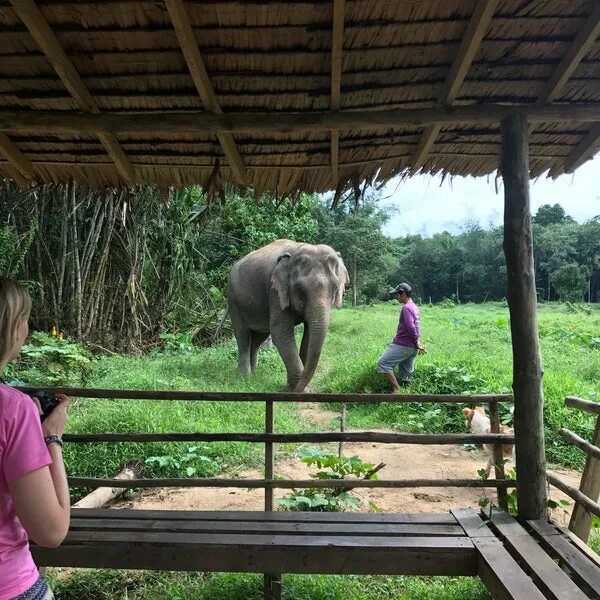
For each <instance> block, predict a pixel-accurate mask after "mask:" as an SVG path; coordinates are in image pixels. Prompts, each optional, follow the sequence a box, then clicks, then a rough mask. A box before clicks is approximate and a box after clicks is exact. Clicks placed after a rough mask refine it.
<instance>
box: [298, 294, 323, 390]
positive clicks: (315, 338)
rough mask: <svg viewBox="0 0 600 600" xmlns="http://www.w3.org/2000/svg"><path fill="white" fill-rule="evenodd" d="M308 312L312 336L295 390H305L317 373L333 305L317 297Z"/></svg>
mask: <svg viewBox="0 0 600 600" xmlns="http://www.w3.org/2000/svg"><path fill="white" fill-rule="evenodd" d="M306 314H307V318H306V323H307V325H308V331H309V335H310V337H309V343H308V351H307V353H306V361H305V364H304V370H303V371H302V375H300V380H299V381H298V383H297V384H296V387H295V388H294V391H295V392H303V391H304V389H305V388H306V386H307V385H308V384H309V383H310V380H311V379H312V378H313V375H314V374H315V370H316V369H317V365H318V364H319V358H320V357H321V350H322V349H323V343H324V342H325V336H326V335H327V329H328V328H329V317H330V314H331V307H330V306H329V304H328V303H327V301H326V300H325V299H317V300H316V301H314V302H313V304H312V306H311V307H310V309H309V310H308V311H307V313H306Z"/></svg>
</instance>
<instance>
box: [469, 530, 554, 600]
mask: <svg viewBox="0 0 600 600" xmlns="http://www.w3.org/2000/svg"><path fill="white" fill-rule="evenodd" d="M473 545H474V546H475V549H476V550H477V554H478V575H479V577H480V578H481V580H482V581H483V583H485V585H486V587H487V589H488V590H489V591H490V592H491V594H492V597H493V598H494V599H495V600H545V596H544V595H543V594H542V592H541V591H540V590H539V588H537V587H536V586H535V584H534V583H533V581H532V580H531V578H530V577H529V576H528V575H527V574H526V573H525V572H524V571H523V570H522V569H521V567H520V566H519V564H518V563H517V562H516V561H515V559H514V558H513V557H512V556H511V555H510V554H509V553H508V552H507V550H506V548H504V546H503V545H502V542H500V540H498V539H496V538H487V537H482V538H474V539H473Z"/></svg>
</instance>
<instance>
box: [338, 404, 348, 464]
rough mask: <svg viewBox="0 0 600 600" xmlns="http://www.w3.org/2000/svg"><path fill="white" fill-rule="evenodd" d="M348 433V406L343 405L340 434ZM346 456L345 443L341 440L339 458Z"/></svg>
mask: <svg viewBox="0 0 600 600" xmlns="http://www.w3.org/2000/svg"><path fill="white" fill-rule="evenodd" d="M345 431H346V405H345V404H342V411H341V412H340V433H344V432H345ZM343 454H344V442H343V441H342V440H340V445H339V446H338V456H339V457H340V458H342V456H343Z"/></svg>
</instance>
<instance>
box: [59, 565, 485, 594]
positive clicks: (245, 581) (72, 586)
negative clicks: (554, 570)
mask: <svg viewBox="0 0 600 600" xmlns="http://www.w3.org/2000/svg"><path fill="white" fill-rule="evenodd" d="M50 583H51V585H52V588H53V589H54V591H55V592H56V593H58V594H60V597H61V600H125V599H127V600H167V599H168V600H176V599H177V600H259V599H260V598H262V597H263V596H262V591H263V590H262V576H260V575H234V574H224V573H218V574H212V573H209V574H204V573H193V574H188V573H170V572H161V573H158V572H154V571H142V572H140V571H114V570H102V571H77V572H74V573H73V574H71V575H69V576H68V577H65V578H57V577H55V576H53V574H52V573H51V574H50ZM283 590H284V591H283V597H284V599H285V600H308V599H310V600H375V599H376V600H423V599H425V598H426V599H427V600H489V599H490V598H491V596H490V595H489V593H488V592H487V590H486V589H485V587H484V586H483V584H482V583H481V582H480V581H478V580H477V579H473V578H471V577H385V576H373V577H365V576H336V575H329V576H324V575H311V576H306V575H284V579H283Z"/></svg>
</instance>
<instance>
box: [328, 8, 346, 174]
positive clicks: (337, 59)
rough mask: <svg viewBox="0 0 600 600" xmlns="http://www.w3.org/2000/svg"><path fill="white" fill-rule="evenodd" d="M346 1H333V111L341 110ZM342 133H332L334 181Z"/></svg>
mask: <svg viewBox="0 0 600 600" xmlns="http://www.w3.org/2000/svg"><path fill="white" fill-rule="evenodd" d="M345 8H346V0H333V27H332V39H331V103H330V106H331V110H332V111H338V110H340V108H341V90H342V54H343V50H344V12H345ZM339 147H340V132H339V130H338V129H333V130H332V131H331V171H332V173H333V178H334V181H335V182H337V180H338V178H339V166H338V165H339Z"/></svg>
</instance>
